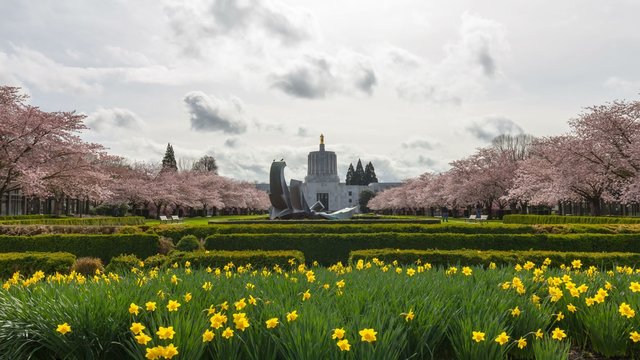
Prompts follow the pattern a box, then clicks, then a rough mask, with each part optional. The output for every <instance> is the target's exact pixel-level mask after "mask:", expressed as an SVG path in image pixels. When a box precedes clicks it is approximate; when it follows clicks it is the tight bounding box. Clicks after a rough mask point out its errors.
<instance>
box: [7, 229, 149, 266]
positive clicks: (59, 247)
mask: <svg viewBox="0 0 640 360" xmlns="http://www.w3.org/2000/svg"><path fill="white" fill-rule="evenodd" d="M158 243H159V242H158V236H157V235H150V234H132V235H126V234H120V235H115V234H114V235H78V234H56V235H35V236H6V235H4V236H0V253H3V252H26V251H47V252H54V251H66V252H70V253H72V254H74V255H76V256H78V257H84V256H89V257H98V258H100V259H101V260H102V261H103V262H105V263H106V262H108V261H109V260H111V258H112V257H114V256H118V255H120V254H135V255H137V256H139V257H143V258H144V257H147V256H151V255H154V254H156V253H157V252H158Z"/></svg>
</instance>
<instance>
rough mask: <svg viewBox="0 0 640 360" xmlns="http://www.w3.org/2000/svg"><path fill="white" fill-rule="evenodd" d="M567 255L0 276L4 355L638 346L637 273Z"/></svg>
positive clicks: (447, 353)
mask: <svg viewBox="0 0 640 360" xmlns="http://www.w3.org/2000/svg"><path fill="white" fill-rule="evenodd" d="M578 260H579V259H576V260H574V261H573V262H572V264H571V266H567V267H565V268H564V269H557V268H551V267H549V265H553V264H549V261H545V262H544V263H538V264H533V263H523V264H519V266H518V269H520V270H516V269H515V268H514V267H502V268H501V267H496V266H494V265H492V264H486V266H474V267H466V266H460V267H456V268H454V267H450V268H437V267H435V266H431V264H428V263H425V262H423V261H418V262H416V263H415V264H413V265H411V266H402V267H401V265H399V264H398V265H396V264H394V263H393V262H392V263H383V262H381V261H379V260H378V259H375V260H374V259H372V260H371V261H370V262H365V261H360V262H357V263H356V264H354V265H353V267H344V266H342V265H336V266H332V267H330V268H322V267H312V268H310V269H309V268H307V267H305V266H304V265H298V264H297V263H296V262H295V261H293V260H292V264H291V266H287V267H288V269H287V270H285V269H283V268H282V267H280V266H278V267H275V268H269V269H266V268H265V269H253V268H252V267H251V266H244V267H235V266H233V265H232V264H229V265H227V266H225V267H222V268H214V269H211V268H208V269H202V270H192V269H191V264H182V266H180V267H178V268H169V269H168V270H164V271H158V270H156V269H145V268H138V269H135V270H134V271H133V272H132V273H130V274H127V275H124V276H120V275H115V274H97V275H95V276H93V277H88V278H85V277H82V276H80V275H77V274H71V275H68V276H64V275H53V276H47V277H44V276H43V275H41V274H39V273H38V274H36V275H34V276H33V277H31V278H29V279H24V278H21V277H20V275H19V274H18V275H15V276H14V277H12V278H10V279H9V280H7V281H5V282H4V285H3V289H2V290H0V323H2V324H3V326H2V328H1V330H0V353H2V354H3V355H6V356H8V357H9V358H16V359H17V358H26V357H28V356H29V355H31V356H32V357H34V358H41V357H50V356H52V354H55V355H54V357H55V356H56V355H57V356H58V357H63V356H67V357H72V358H73V357H82V358H133V359H145V358H147V359H162V358H165V359H168V358H183V359H213V358H223V359H343V358H349V359H405V358H409V357H413V358H420V359H429V358H437V359H479V358H482V359H505V358H507V357H510V358H523V359H532V358H544V359H550V358H554V359H555V358H566V357H567V356H568V355H567V354H568V352H569V349H570V348H571V347H573V348H574V349H587V350H589V351H592V352H595V353H599V354H600V355H602V356H604V357H616V356H617V357H625V358H630V357H632V356H638V355H639V352H638V350H639V349H640V346H639V344H637V342H639V341H640V333H638V331H639V330H640V315H638V314H636V312H637V311H638V310H640V283H639V282H640V274H639V273H637V272H635V271H634V270H633V269H632V268H629V267H618V268H614V269H612V270H607V271H599V270H598V269H596V268H595V267H590V268H585V266H583V265H582V263H581V261H578Z"/></svg>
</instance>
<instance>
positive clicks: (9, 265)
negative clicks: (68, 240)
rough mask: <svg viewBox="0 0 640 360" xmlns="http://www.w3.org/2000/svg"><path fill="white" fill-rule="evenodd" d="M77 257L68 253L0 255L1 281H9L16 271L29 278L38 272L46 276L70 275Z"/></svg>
mask: <svg viewBox="0 0 640 360" xmlns="http://www.w3.org/2000/svg"><path fill="white" fill-rule="evenodd" d="M75 261H76V257H75V256H74V255H73V254H70V253H67V252H54V253H40V252H28V253H4V254H0V279H7V278H9V277H11V275H13V273H15V272H16V271H19V272H20V273H21V274H22V275H25V276H29V275H31V274H33V273H35V272H36V271H38V270H42V271H44V272H45V273H46V274H52V273H55V272H56V271H57V272H61V273H68V272H69V270H70V269H71V267H72V266H73V263H74V262H75Z"/></svg>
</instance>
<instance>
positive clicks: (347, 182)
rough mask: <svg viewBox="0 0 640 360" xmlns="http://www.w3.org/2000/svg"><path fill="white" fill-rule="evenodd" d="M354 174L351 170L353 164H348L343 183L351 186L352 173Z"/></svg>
mask: <svg viewBox="0 0 640 360" xmlns="http://www.w3.org/2000/svg"><path fill="white" fill-rule="evenodd" d="M354 172H355V170H353V164H349V169H348V170H347V178H346V179H345V180H344V182H345V183H346V184H347V185H353V173H354Z"/></svg>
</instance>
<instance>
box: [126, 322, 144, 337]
mask: <svg viewBox="0 0 640 360" xmlns="http://www.w3.org/2000/svg"><path fill="white" fill-rule="evenodd" d="M129 329H131V332H132V333H134V334H135V335H138V334H140V332H141V331H142V330H144V329H145V326H144V325H142V324H141V323H137V322H134V323H133V324H131V327H130V328H129Z"/></svg>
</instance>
